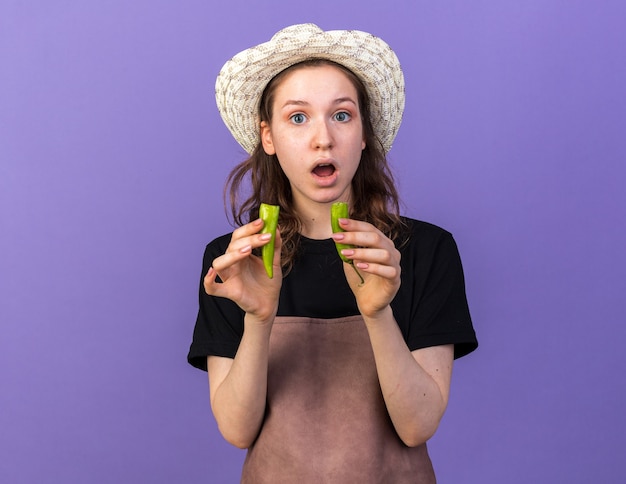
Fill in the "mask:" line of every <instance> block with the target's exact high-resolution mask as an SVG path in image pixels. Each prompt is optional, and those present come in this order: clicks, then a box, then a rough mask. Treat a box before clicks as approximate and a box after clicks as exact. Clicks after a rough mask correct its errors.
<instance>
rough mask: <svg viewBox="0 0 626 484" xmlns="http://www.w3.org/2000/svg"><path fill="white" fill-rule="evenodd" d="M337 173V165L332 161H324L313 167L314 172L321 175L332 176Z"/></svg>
mask: <svg viewBox="0 0 626 484" xmlns="http://www.w3.org/2000/svg"><path fill="white" fill-rule="evenodd" d="M333 173H335V167H334V166H333V165H331V164H330V163H322V164H319V165H317V166H316V167H315V168H313V174H314V175H316V176H319V177H327V176H331V175H332V174H333Z"/></svg>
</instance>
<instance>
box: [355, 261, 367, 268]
mask: <svg viewBox="0 0 626 484" xmlns="http://www.w3.org/2000/svg"><path fill="white" fill-rule="evenodd" d="M356 266H357V267H358V268H359V269H367V268H368V267H369V266H370V265H369V264H368V263H366V262H358V263H357V264H356Z"/></svg>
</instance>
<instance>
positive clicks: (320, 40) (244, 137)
mask: <svg viewBox="0 0 626 484" xmlns="http://www.w3.org/2000/svg"><path fill="white" fill-rule="evenodd" d="M308 59H328V60H331V61H333V62H336V63H338V64H341V65H343V66H345V67H347V68H348V69H350V70H351V71H352V72H353V73H354V74H356V75H357V76H358V77H359V78H360V79H361V81H362V82H363V84H364V85H365V88H366V89H367V93H368V95H369V98H370V114H371V118H372V124H373V126H374V132H375V133H376V136H377V137H378V139H379V140H380V142H381V144H382V146H383V148H384V150H385V152H388V151H389V150H390V149H391V145H392V143H393V140H394V138H395V137H396V134H397V132H398V129H399V127H400V122H401V121H402V112H403V110H404V76H403V74H402V69H401V68H400V63H399V61H398V58H397V57H396V55H395V54H394V52H393V51H392V50H391V48H390V47H389V46H388V45H387V44H386V43H385V42H384V41H383V40H381V39H379V38H378V37H375V36H373V35H371V34H368V33H366V32H360V31H358V30H331V31H328V32H324V31H323V30H321V29H320V28H319V27H317V26H316V25H313V24H301V25H292V26H291V27H287V28H285V29H283V30H281V31H279V32H278V33H276V34H275V35H274V36H273V37H272V39H271V40H270V41H269V42H265V43H263V44H260V45H257V46H256V47H251V48H249V49H247V50H244V51H243V52H240V53H239V54H237V55H236V56H234V57H233V58H232V59H230V60H229V61H228V62H226V64H224V67H222V70H221V71H220V73H219V75H218V76H217V80H216V82H215V98H216V101H217V107H218V109H219V112H220V115H221V116H222V119H223V120H224V123H226V126H227V127H228V129H229V130H230V132H231V133H232V135H233V136H234V137H235V139H236V140H237V142H238V143H239V144H240V145H241V146H242V147H243V149H245V150H246V151H247V152H248V153H252V152H253V151H254V149H255V148H256V145H257V144H258V142H259V126H260V119H259V104H260V102H261V95H262V93H263V90H264V89H265V87H266V86H267V84H268V83H269V82H270V81H271V80H272V78H273V77H274V76H276V75H277V74H278V73H280V72H281V71H283V70H284V69H286V68H287V67H289V66H292V65H294V64H297V63H298V62H302V61H305V60H308Z"/></svg>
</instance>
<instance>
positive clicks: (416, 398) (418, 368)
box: [365, 308, 454, 447]
mask: <svg viewBox="0 0 626 484" xmlns="http://www.w3.org/2000/svg"><path fill="white" fill-rule="evenodd" d="M365 322H366V326H367V329H368V331H369V336H370V342H371V344H372V349H373V351H374V359H375V361H376V370H377V372H378V380H379V382H380V388H381V390H382V393H383V398H384V400H385V405H386V406H387V411H388V412H389V416H390V417H391V421H392V422H393V425H394V428H395V429H396V432H397V433H398V435H399V436H400V438H401V439H402V441H403V442H404V443H405V444H406V445H408V446H411V447H412V446H417V445H420V444H422V443H424V442H426V441H427V440H428V439H429V438H430V437H432V436H433V434H434V433H435V431H436V430H437V427H438V426H439V422H440V421H441V417H443V414H444V412H445V410H446V406H447V405H448V396H449V393H450V379H451V377H452V362H453V354H454V350H453V346H452V345H446V346H433V347H431V348H423V349H419V350H415V351H413V352H411V351H409V349H408V347H407V345H406V343H405V341H404V338H403V337H402V333H401V332H400V329H399V328H398V325H397V323H396V321H395V319H394V318H393V314H392V313H391V308H389V309H387V310H384V311H383V312H382V314H380V315H379V316H378V317H376V318H365Z"/></svg>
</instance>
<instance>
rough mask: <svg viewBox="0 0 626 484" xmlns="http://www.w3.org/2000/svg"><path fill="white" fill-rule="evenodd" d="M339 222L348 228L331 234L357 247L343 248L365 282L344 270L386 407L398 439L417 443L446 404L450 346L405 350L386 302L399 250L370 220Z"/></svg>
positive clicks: (396, 276) (396, 283) (396, 275)
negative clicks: (367, 334) (362, 323)
mask: <svg viewBox="0 0 626 484" xmlns="http://www.w3.org/2000/svg"><path fill="white" fill-rule="evenodd" d="M340 223H341V225H342V226H343V228H344V229H345V230H346V232H343V233H339V234H334V235H333V238H334V239H335V240H337V241H341V242H343V243H347V244H352V245H355V246H357V247H358V248H355V249H350V250H346V251H343V254H344V255H345V256H347V257H348V258H350V259H352V260H353V261H354V264H355V265H356V266H357V267H358V268H359V270H360V271H361V273H362V274H363V277H364V279H365V282H364V283H363V284H359V282H360V281H359V279H358V277H357V276H356V274H355V273H354V271H352V270H351V269H350V268H348V267H347V265H346V268H345V273H346V278H347V280H348V283H349V284H350V287H351V289H352V291H353V292H354V295H355V297H356V300H357V304H358V306H359V311H360V312H361V315H362V316H363V318H364V320H365V324H366V327H367V330H368V333H369V337H370V343H371V345H372V349H373V351H374V358H375V362H376V370H377V373H378V380H379V383H380V387H381V390H382V393H383V398H384V400H385V404H386V407H387V411H388V412H389V416H390V418H391V421H392V422H393V425H394V427H395V429H396V432H397V433H398V435H399V437H400V438H401V439H402V441H403V442H404V443H405V444H406V445H408V446H417V445H420V444H422V443H424V442H425V441H426V440H428V439H429V438H430V437H431V436H432V435H433V434H434V433H435V431H436V430H437V427H438V425H439V422H440V420H441V417H442V416H443V414H444V412H445V409H446V406H447V404H448V396H449V392H450V379H451V376H452V362H453V357H454V351H453V346H452V345H446V346H436V347H432V348H424V349H420V350H416V351H413V352H411V351H410V350H409V348H408V347H407V345H406V343H405V341H404V338H403V337H402V333H401V332H400V329H399V327H398V324H397V323H396V321H395V318H394V316H393V312H392V309H391V306H390V303H391V301H392V300H393V298H394V297H395V295H396V294H397V292H398V288H399V287H400V252H399V251H398V250H397V249H396V248H395V246H394V244H393V242H392V241H391V240H390V239H388V238H387V237H385V235H384V234H382V233H381V232H380V231H379V230H378V229H376V228H375V227H374V226H372V225H371V224H369V223H366V222H360V221H356V220H342V221H340Z"/></svg>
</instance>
